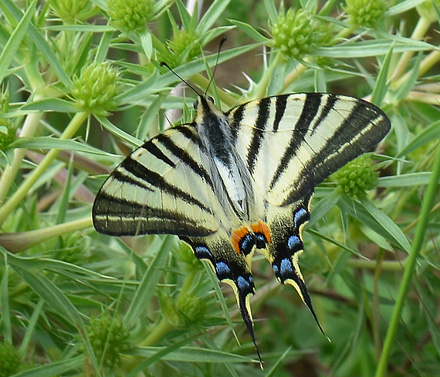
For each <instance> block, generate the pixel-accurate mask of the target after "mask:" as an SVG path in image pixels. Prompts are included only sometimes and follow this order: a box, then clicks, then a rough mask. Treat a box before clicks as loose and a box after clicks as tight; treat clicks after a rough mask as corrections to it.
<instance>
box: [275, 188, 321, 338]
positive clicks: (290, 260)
mask: <svg viewBox="0 0 440 377" xmlns="http://www.w3.org/2000/svg"><path fill="white" fill-rule="evenodd" d="M310 199H311V195H309V196H307V197H306V198H304V199H303V200H302V201H300V202H297V203H296V205H293V206H289V207H282V208H277V209H276V211H277V212H278V213H277V214H276V215H275V216H273V220H272V222H271V224H270V229H271V238H272V240H271V242H270V243H269V244H268V248H269V260H270V262H271V263H272V269H273V271H274V273H275V276H276V278H277V279H278V281H279V282H280V283H281V284H290V285H291V286H293V287H294V288H295V289H296V291H297V292H298V295H299V296H300V297H301V300H302V301H303V302H304V304H305V305H306V306H307V308H308V309H309V310H310V313H311V314H312V316H313V318H314V319H315V321H316V323H317V324H318V327H319V329H320V330H321V332H322V333H323V334H324V330H323V329H322V327H321V325H320V323H319V321H318V317H317V316H316V313H315V310H314V309H313V305H312V300H311V298H310V294H309V291H308V289H307V286H306V283H305V281H304V278H303V276H302V274H301V270H300V269H299V264H298V259H299V256H300V255H301V253H302V252H303V250H304V244H303V241H302V229H303V227H304V226H305V224H307V222H308V221H309V219H310V212H309V203H310Z"/></svg>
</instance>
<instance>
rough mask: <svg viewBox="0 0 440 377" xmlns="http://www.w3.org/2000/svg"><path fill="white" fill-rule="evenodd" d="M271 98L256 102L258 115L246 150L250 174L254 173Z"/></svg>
mask: <svg viewBox="0 0 440 377" xmlns="http://www.w3.org/2000/svg"><path fill="white" fill-rule="evenodd" d="M270 103H271V98H269V97H268V98H263V99H262V100H261V101H260V102H259V103H258V116H257V119H256V120H255V125H254V127H253V128H252V139H251V143H250V145H249V149H248V151H247V158H246V160H247V161H246V163H247V167H248V170H249V172H250V173H251V174H253V173H254V169H255V162H256V158H257V155H258V153H259V151H260V145H261V143H262V142H263V138H264V130H265V128H266V123H267V119H268V118H269V112H270Z"/></svg>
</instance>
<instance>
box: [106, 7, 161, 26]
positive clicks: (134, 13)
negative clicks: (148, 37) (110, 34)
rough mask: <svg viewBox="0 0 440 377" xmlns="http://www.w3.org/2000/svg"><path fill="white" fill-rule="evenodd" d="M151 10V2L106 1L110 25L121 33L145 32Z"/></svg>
mask: <svg viewBox="0 0 440 377" xmlns="http://www.w3.org/2000/svg"><path fill="white" fill-rule="evenodd" d="M153 8H154V2H153V0H108V15H109V17H110V19H111V23H112V24H113V25H114V26H116V27H117V28H118V29H120V30H122V31H136V32H138V33H142V32H143V31H145V29H146V28H147V22H148V21H150V19H151V17H152V16H153Z"/></svg>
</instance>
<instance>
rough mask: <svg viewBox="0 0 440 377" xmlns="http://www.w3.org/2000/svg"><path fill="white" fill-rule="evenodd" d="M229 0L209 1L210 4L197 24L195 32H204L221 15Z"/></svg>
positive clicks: (201, 33)
mask: <svg viewBox="0 0 440 377" xmlns="http://www.w3.org/2000/svg"><path fill="white" fill-rule="evenodd" d="M230 1H231V0H216V1H213V2H212V3H211V6H210V7H209V9H208V10H207V11H206V13H205V14H204V15H203V17H202V19H201V20H200V22H199V24H198V26H197V33H198V34H199V35H203V34H205V33H206V32H207V31H208V30H209V29H210V28H211V26H212V25H214V23H215V22H216V21H217V19H218V18H219V17H220V16H221V15H222V13H223V12H224V10H225V9H226V7H227V6H228V4H229V3H230Z"/></svg>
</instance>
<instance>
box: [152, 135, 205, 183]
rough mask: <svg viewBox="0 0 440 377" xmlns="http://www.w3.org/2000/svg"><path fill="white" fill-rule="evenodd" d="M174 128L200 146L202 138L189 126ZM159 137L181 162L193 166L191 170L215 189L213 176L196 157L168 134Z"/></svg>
mask: <svg viewBox="0 0 440 377" xmlns="http://www.w3.org/2000/svg"><path fill="white" fill-rule="evenodd" d="M174 129H175V130H176V131H178V132H180V133H181V134H182V135H184V136H185V137H186V138H187V139H189V140H191V141H192V142H193V143H194V144H196V145H197V146H198V147H199V148H200V139H199V138H198V136H197V134H196V133H193V132H191V131H190V130H189V129H188V128H187V127H176V128H174ZM157 138H158V140H159V141H160V142H161V144H162V145H163V146H164V147H165V148H166V149H167V150H168V151H169V152H170V153H172V154H173V155H174V156H175V157H177V158H179V159H180V160H181V162H183V163H184V164H185V165H187V166H188V167H189V168H191V170H192V171H193V172H194V173H195V174H197V175H198V176H199V177H201V178H203V180H204V181H205V182H206V183H207V184H208V185H209V186H210V187H211V189H213V183H212V180H211V177H210V175H209V174H208V172H207V171H206V169H205V168H204V167H203V166H201V165H200V164H198V163H197V161H195V160H194V158H193V157H192V156H191V155H190V154H189V153H188V152H187V151H186V150H185V149H184V148H182V147H180V146H178V145H177V144H176V143H174V141H173V140H172V139H171V138H170V137H168V135H166V134H159V135H158V136H157ZM199 150H200V149H199Z"/></svg>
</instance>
